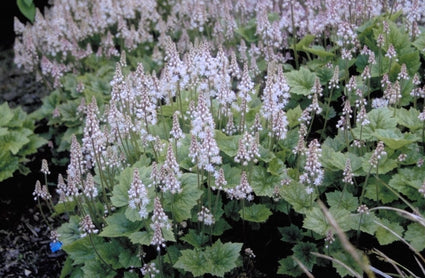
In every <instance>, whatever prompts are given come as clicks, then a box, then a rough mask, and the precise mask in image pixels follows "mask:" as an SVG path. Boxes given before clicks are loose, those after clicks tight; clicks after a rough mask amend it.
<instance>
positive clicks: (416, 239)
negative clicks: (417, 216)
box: [404, 223, 425, 252]
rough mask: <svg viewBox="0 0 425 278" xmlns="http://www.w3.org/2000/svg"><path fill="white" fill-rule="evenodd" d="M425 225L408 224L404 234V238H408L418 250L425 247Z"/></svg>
mask: <svg viewBox="0 0 425 278" xmlns="http://www.w3.org/2000/svg"><path fill="white" fill-rule="evenodd" d="M424 235H425V227H424V226H422V225H420V224H418V223H412V224H410V225H409V226H407V231H406V233H405V234H404V239H405V240H407V241H408V242H409V243H410V244H411V245H412V246H413V247H414V248H415V249H416V251H418V252H421V251H422V250H424V249H425V237H424Z"/></svg>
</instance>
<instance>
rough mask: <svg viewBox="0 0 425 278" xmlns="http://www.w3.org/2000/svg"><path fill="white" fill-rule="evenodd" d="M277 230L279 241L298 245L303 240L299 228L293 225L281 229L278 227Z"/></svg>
mask: <svg viewBox="0 0 425 278" xmlns="http://www.w3.org/2000/svg"><path fill="white" fill-rule="evenodd" d="M278 230H279V232H280V234H281V235H282V238H281V240H282V241H284V242H288V243H298V242H300V241H301V240H302V239H303V235H302V234H301V230H300V228H298V226H296V225H294V224H291V226H286V227H282V228H280V227H279V228H278Z"/></svg>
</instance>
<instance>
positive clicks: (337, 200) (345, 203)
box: [326, 191, 359, 211]
mask: <svg viewBox="0 0 425 278" xmlns="http://www.w3.org/2000/svg"><path fill="white" fill-rule="evenodd" d="M326 200H327V201H328V204H329V206H330V207H333V208H342V209H345V210H348V211H354V210H356V209H357V207H358V206H359V202H358V200H357V198H356V197H354V196H353V194H351V193H350V192H347V191H342V192H341V191H333V192H328V193H326Z"/></svg>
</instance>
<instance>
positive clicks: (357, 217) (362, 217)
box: [351, 213, 378, 235]
mask: <svg viewBox="0 0 425 278" xmlns="http://www.w3.org/2000/svg"><path fill="white" fill-rule="evenodd" d="M351 220H352V227H351V229H352V230H357V229H358V228H360V231H362V232H365V233H368V234H370V235H374V234H375V232H376V229H378V225H376V223H375V222H374V221H376V220H377V218H376V216H375V215H374V214H372V213H369V214H364V213H363V214H362V213H356V214H352V215H351ZM359 224H360V226H359Z"/></svg>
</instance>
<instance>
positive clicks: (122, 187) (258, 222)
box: [16, 1, 425, 277]
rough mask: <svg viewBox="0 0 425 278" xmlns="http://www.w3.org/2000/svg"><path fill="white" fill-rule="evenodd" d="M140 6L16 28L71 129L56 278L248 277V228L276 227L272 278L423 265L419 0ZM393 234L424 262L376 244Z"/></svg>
mask: <svg viewBox="0 0 425 278" xmlns="http://www.w3.org/2000/svg"><path fill="white" fill-rule="evenodd" d="M133 2H134V1H133ZM133 2H132V1H117V2H116V3H117V4H112V3H111V2H109V1H93V3H92V4H90V5H88V7H90V8H88V9H82V8H81V7H83V6H84V5H85V4H87V1H73V2H70V3H65V2H64V1H57V2H55V3H54V5H53V7H52V10H51V11H50V12H47V13H46V14H45V17H44V18H42V16H41V14H39V13H38V17H37V16H36V21H35V24H34V25H33V26H28V27H26V28H24V27H23V26H19V25H17V28H18V30H19V32H20V33H21V34H22V37H21V38H20V39H18V42H17V44H16V47H17V49H18V55H17V61H18V63H19V61H20V63H21V64H22V65H23V66H25V67H28V69H35V68H37V67H38V66H40V68H41V72H42V73H43V74H44V75H45V78H46V80H47V81H48V82H49V80H50V79H49V78H53V79H52V81H53V85H54V86H55V87H57V88H58V89H57V91H55V92H53V93H52V95H51V96H49V98H48V99H47V100H46V101H45V104H44V108H43V109H49V103H52V105H51V107H50V110H51V111H52V112H54V113H57V115H60V116H59V117H58V119H57V120H54V119H51V120H50V121H51V124H52V125H54V124H58V125H65V126H67V127H72V128H73V129H68V131H67V132H68V133H67V136H64V137H63V139H62V140H64V141H66V138H69V139H68V143H69V144H70V159H69V165H68V168H67V173H66V176H65V179H64V178H63V177H62V176H59V178H58V185H57V193H58V196H59V201H58V203H57V204H56V205H54V207H53V206H52V207H51V209H52V210H53V211H54V215H60V214H67V215H69V221H68V222H67V223H64V224H62V225H61V226H60V227H58V228H57V229H56V230H54V231H52V232H53V236H52V238H54V242H58V241H60V242H61V243H62V244H63V245H62V248H63V250H65V252H66V253H67V254H68V258H67V261H66V262H65V264H64V268H63V271H62V277H65V276H67V275H69V276H71V277H80V276H84V277H94V276H98V275H103V276H105V277H139V276H144V277H153V276H159V277H179V276H180V277H190V276H191V275H192V276H203V275H207V276H208V275H212V276H218V277H224V276H228V277H238V273H241V272H243V273H245V274H246V275H247V276H251V277H254V276H256V275H259V273H257V272H255V270H253V265H254V263H255V259H260V258H259V257H258V256H257V257H256V254H262V253H261V252H257V250H256V249H255V248H256V247H257V245H256V244H255V242H253V241H252V235H253V233H263V236H266V234H267V233H268V232H270V231H272V230H273V231H279V232H280V234H281V236H282V239H281V240H282V242H283V244H284V246H285V247H286V248H285V249H284V250H279V253H276V252H277V250H274V251H273V252H274V253H273V254H277V257H275V258H273V259H274V262H275V266H276V269H273V270H272V271H270V273H273V274H281V275H288V276H293V277H297V276H300V275H302V274H303V273H305V274H307V276H309V277H311V276H312V273H313V274H314V273H315V271H318V270H320V268H321V267H327V268H328V271H329V270H331V269H334V270H335V271H336V272H337V273H338V274H339V275H340V276H355V277H363V275H367V276H368V277H374V276H375V274H379V275H391V273H393V272H396V273H397V274H396V275H399V276H400V277H408V276H409V275H411V276H415V275H424V273H420V272H418V270H419V271H421V269H423V265H424V264H425V260H424V258H423V256H422V255H421V253H420V252H421V251H422V250H423V249H424V248H425V241H424V240H422V235H423V234H424V232H425V219H424V218H423V216H422V212H423V210H424V206H425V202H424V196H425V195H424V194H425V186H424V180H425V174H424V173H425V172H424V171H423V170H422V168H421V167H422V164H423V161H424V157H425V156H424V154H425V150H424V148H425V139H424V138H425V136H424V130H425V129H424V127H425V110H424V101H423V99H424V88H423V87H422V84H423V82H422V81H421V75H422V72H421V70H420V68H421V65H422V62H421V58H423V55H424V49H425V35H424V34H423V33H422V32H421V28H422V27H420V26H419V25H418V24H419V23H420V22H421V20H422V19H423V16H424V15H423V14H422V13H421V12H419V11H418V9H417V8H418V7H419V6H418V5H420V4H419V2H418V1H404V2H403V3H397V2H396V1H394V2H389V3H387V4H381V2H379V1H365V2H362V3H361V4H360V3H357V2H355V3H354V2H352V1H349V2H346V1H326V3H325V4H323V3H322V2H320V1H283V2H282V3H277V2H272V1H258V2H257V1H236V2H232V1H223V3H221V2H220V5H221V6H220V7H222V8H223V11H224V12H221V10H220V9H218V8H217V7H218V6H219V5H217V3H214V4H208V3H204V2H197V1H195V2H191V1H176V2H173V3H171V2H167V1H158V2H154V1H149V2H146V5H148V6H149V8H150V10H149V9H146V8H145V9H141V8H142V7H141V6H138V5H137V4H135V3H133ZM77 3H79V4H77ZM114 3H115V2H114ZM131 5H133V6H131ZM52 11H56V12H57V13H55V12H52ZM147 11H149V13H148V12H147ZM59 15H64V16H65V18H69V19H70V21H69V22H68V24H62V25H58V24H57V25H54V24H53V25H52V24H46V20H48V19H49V20H52V22H55V20H59V19H58V16H59ZM89 19H90V20H89ZM106 19H108V20H106ZM85 20H88V21H87V22H86V21H85ZM136 23H138V24H139V25H137V26H138V30H137V31H134V32H129V30H135V29H134V28H135V27H134V26H135V25H134V24H136ZM145 23H146V24H145ZM42 26H44V27H46V26H49V28H53V29H54V28H59V29H60V26H62V28H63V29H64V30H59V31H60V32H56V33H54V32H52V34H63V37H61V38H62V39H63V41H64V42H68V43H69V44H54V42H55V41H54V40H52V38H50V37H48V36H47V35H48V34H45V33H37V32H35V31H36V30H39V31H40V28H41V27H42ZM67 28H74V29H75V30H74V29H73V30H74V31H73V32H72V33H71V32H69V34H68V33H66V32H67V31H69V30H68V29H67ZM79 28H81V29H79ZM132 28H133V29H132ZM148 28H151V29H148ZM55 30H56V29H55ZM76 30H85V31H84V32H82V33H81V34H80V36H78V37H77V34H78V32H76ZM61 32H64V33H61ZM65 34H67V35H65ZM70 34H74V36H73V37H72V36H71V35H70ZM99 34H107V35H106V37H104V38H101V35H99ZM135 34H139V35H140V34H144V35H145V36H146V37H143V36H141V35H140V37H137V36H135ZM31 36H32V37H31ZM69 36H71V37H69ZM29 38H32V40H31V41H30V42H31V43H32V45H31V44H29V45H27V44H25V42H26V41H27V42H28V40H29ZM130 39H133V40H131V41H130ZM150 39H152V41H154V43H152V41H151V40H150ZM154 39H155V40H154ZM20 40H22V42H21V41H20ZM145 40H147V41H148V43H146V42H145ZM140 43H142V45H141V46H139V44H140ZM143 43H145V44H143ZM53 44H54V45H53ZM64 45H68V47H69V48H66V49H62V47H64ZM82 45H84V46H86V45H88V46H87V48H85V50H86V51H87V50H89V49H91V50H92V51H93V50H94V52H96V53H98V54H97V56H95V55H94V54H91V51H89V52H87V53H86V52H84V55H82V54H81V53H82V52H81V53H80V52H78V51H82V50H81V47H82ZM118 46H119V49H120V50H121V55H120V60H119V61H117V63H116V66H115V70H114V71H113V74H110V73H111V70H110V69H111V67H110V65H108V62H107V61H106V60H105V59H104V57H107V58H109V57H111V56H116V55H118V53H119V52H118V50H117V49H118ZM23 48H28V49H27V50H28V51H23ZM142 49H144V50H142ZM29 50H31V51H29ZM125 50H127V51H125ZM41 53H42V54H43V55H49V57H46V56H43V57H41V58H40V57H39V56H40V55H41ZM59 53H60V54H59ZM78 53H80V54H81V55H80V56H78V55H77V54H78ZM126 53H127V54H126ZM141 53H142V54H145V55H151V58H145V57H141V56H138V55H140V54H141ZM39 54H40V55H39ZM58 54H59V55H58ZM25 55H32V56H31V57H32V60H31V61H27V60H25V59H23V57H24V56H25ZM102 55H103V57H102ZM39 58H40V60H37V59H39ZM90 61H102V63H100V65H99V68H96V63H93V64H91V65H93V67H92V68H87V72H86V71H84V70H85V67H86V65H88V64H90ZM24 62H25V63H24ZM39 63H40V64H39ZM46 65H49V66H46ZM104 65H106V66H104ZM56 70H59V71H58V72H56ZM68 70H69V71H71V70H73V71H74V72H79V71H81V72H80V74H76V75H74V74H66V75H65V76H64V77H62V75H63V74H64V72H66V71H68ZM96 84H100V85H99V86H98V85H96ZM83 85H84V86H83ZM90 86H91V87H90ZM63 92H65V94H63ZM55 98H56V99H57V100H55ZM59 99H60V100H59ZM81 99H83V100H85V101H83V102H81ZM55 105H56V106H55ZM68 106H70V107H71V108H70V109H68V108H67V107H68ZM77 107H78V109H77ZM76 110H78V111H79V114H78V115H77V114H75V113H74V114H73V113H69V111H76ZM65 116H66V117H65ZM80 117H81V119H84V125H83V126H81V125H79V124H78V121H79V119H80ZM71 133H75V134H76V135H78V137H77V136H76V135H71ZM62 143H63V142H58V144H62ZM63 147H66V145H63ZM47 172H48V171H44V173H45V174H46V175H47ZM45 185H47V180H45ZM43 188H45V187H43V185H42V184H41V183H40V182H37V185H36V190H35V196H36V199H39V200H40V199H45V200H46V201H47V204H48V205H47V206H48V207H49V208H50V206H51V203H50V202H51V196H50V195H48V194H46V192H45V191H46V189H43ZM43 192H44V193H43ZM42 209H43V208H42ZM277 219H278V220H277ZM276 223H279V224H278V225H277V224H276ZM369 238H372V239H376V242H375V243H374V246H373V247H374V248H373V249H368V248H370V247H369V246H364V245H362V244H364V242H365V239H369ZM272 240H273V239H270V241H272ZM397 241H399V242H401V243H403V244H405V245H406V246H407V248H406V250H407V249H410V250H411V251H412V254H409V256H412V260H414V259H416V262H417V264H418V267H417V268H418V269H409V267H411V266H412V265H409V266H408V267H406V266H403V265H401V264H399V263H397V262H395V261H394V260H393V259H392V258H391V257H390V255H389V254H385V253H384V252H383V251H381V250H380V249H379V248H380V247H382V246H384V245H388V244H392V243H393V242H397ZM54 247H55V250H56V249H57V248H56V246H54ZM270 248H272V247H270ZM365 249H366V251H360V250H365ZM52 250H53V248H52ZM258 251H259V250H258ZM263 253H265V252H263ZM262 255H264V254H262ZM374 258H382V259H384V260H385V261H386V262H388V263H389V266H390V268H386V269H378V268H377V267H375V266H373V264H372V263H371V261H372V259H374ZM413 258H414V259H413ZM384 272H387V273H390V274H385V273H384Z"/></svg>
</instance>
